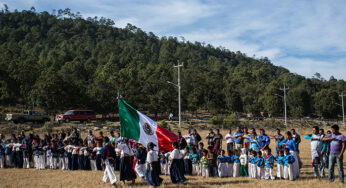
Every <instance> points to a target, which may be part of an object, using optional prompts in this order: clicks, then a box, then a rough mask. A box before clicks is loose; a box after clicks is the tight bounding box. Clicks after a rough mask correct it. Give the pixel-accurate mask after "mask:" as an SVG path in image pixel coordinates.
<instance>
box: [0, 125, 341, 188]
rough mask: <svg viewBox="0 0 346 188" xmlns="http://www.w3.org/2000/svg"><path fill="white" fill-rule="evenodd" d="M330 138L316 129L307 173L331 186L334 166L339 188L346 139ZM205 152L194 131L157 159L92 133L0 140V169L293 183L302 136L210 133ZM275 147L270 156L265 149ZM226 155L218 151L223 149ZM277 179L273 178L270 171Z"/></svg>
mask: <svg viewBox="0 0 346 188" xmlns="http://www.w3.org/2000/svg"><path fill="white" fill-rule="evenodd" d="M331 130H332V131H329V130H328V131H327V134H325V133H324V130H323V129H319V127H314V128H313V130H312V134H310V135H306V136H305V137H304V138H305V139H310V140H311V155H312V167H313V169H314V173H315V176H316V177H323V176H325V169H326V168H328V179H329V181H334V166H335V163H337V165H338V170H339V181H340V182H341V183H343V182H344V172H343V164H342V163H343V153H344V151H345V143H346V138H345V136H344V135H342V134H341V133H340V132H339V127H338V126H337V125H333V126H332V127H331ZM206 139H207V143H206V144H207V145H206V147H205V145H204V143H203V142H202V137H201V136H200V135H199V133H198V132H197V130H193V131H191V130H187V131H186V134H185V135H184V136H182V134H181V132H178V140H177V142H173V143H172V147H173V150H172V151H157V150H156V148H158V147H157V146H156V145H155V144H154V143H151V142H150V143H149V144H147V145H146V146H143V145H142V144H140V143H137V142H136V141H135V140H131V139H127V138H124V137H122V136H121V135H120V133H117V134H116V135H115V134H114V132H113V131H110V134H109V136H104V135H103V132H102V131H100V132H99V135H98V136H95V135H94V134H93V132H92V131H91V130H89V132H88V135H87V136H86V137H85V138H82V137H81V135H80V133H79V132H78V130H77V129H74V130H73V131H72V132H71V133H70V132H66V133H65V131H64V130H61V131H59V132H58V133H56V134H52V135H51V134H48V133H47V134H45V135H44V137H43V138H41V137H40V136H39V135H34V134H29V135H28V136H26V135H25V133H24V132H21V133H20V134H19V135H15V134H12V135H11V136H10V137H9V138H6V137H5V135H0V168H11V167H14V168H32V167H33V168H36V169H38V170H43V169H47V168H49V169H61V170H94V171H96V170H104V177H103V182H110V183H111V184H113V185H116V182H117V181H118V178H117V176H116V175H115V171H119V180H120V181H122V182H123V183H124V184H125V181H131V182H132V183H134V182H135V180H136V178H137V175H138V177H139V178H141V179H142V180H144V181H146V182H147V183H148V184H149V185H151V186H154V187H156V186H160V184H161V183H162V181H163V179H162V178H161V177H160V175H167V176H170V179H171V182H172V183H184V182H185V181H187V179H186V178H185V175H193V176H202V177H204V178H208V177H220V178H223V177H249V178H255V179H264V180H274V179H286V180H295V179H297V178H298V177H299V176H300V168H301V167H302V163H301V160H300V157H299V143H300V142H301V138H300V135H299V134H298V133H296V131H295V130H294V129H292V130H291V131H287V132H286V133H285V135H282V134H281V132H280V129H277V130H276V134H275V135H273V136H271V137H270V136H269V135H267V134H266V133H265V130H264V129H259V133H257V132H256V130H255V129H250V131H249V130H248V129H247V128H241V127H238V128H237V130H236V131H235V132H234V133H232V130H229V132H228V133H227V134H226V135H225V137H224V136H223V135H222V134H221V133H220V131H219V129H217V130H216V132H214V130H213V129H210V131H209V133H208V134H207V136H206ZM271 139H274V140H275V148H273V149H275V151H272V149H271V148H270V147H269V146H270V141H271ZM224 140H225V142H226V148H223V147H222V146H223V144H222V143H223V141H224ZM275 165H276V173H275V174H274V166H275Z"/></svg>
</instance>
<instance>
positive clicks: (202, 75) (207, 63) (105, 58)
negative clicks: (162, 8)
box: [0, 6, 346, 118]
mask: <svg viewBox="0 0 346 188" xmlns="http://www.w3.org/2000/svg"><path fill="white" fill-rule="evenodd" d="M177 60H179V61H180V62H183V64H184V66H183V67H182V68H181V84H182V85H181V86H182V87H181V88H182V90H181V92H182V109H183V111H189V112H196V111H197V110H200V109H206V110H209V111H210V112H212V113H233V112H242V113H252V114H254V115H259V114H260V113H261V112H267V113H269V114H271V115H272V116H282V114H283V101H282V98H280V97H278V96H276V94H279V95H282V94H283V93H282V91H281V90H280V87H282V86H283V83H286V85H287V86H288V87H289V88H290V89H289V90H288V92H287V105H288V114H289V115H290V116H293V117H302V116H318V117H325V118H336V117H338V114H340V113H341V108H340V106H338V105H335V103H340V97H339V96H338V95H339V93H340V92H342V91H345V88H346V84H345V81H343V80H337V79H335V78H334V77H331V78H330V79H329V80H325V79H323V78H322V77H321V75H319V74H318V73H316V75H315V76H314V77H313V78H305V77H304V76H301V75H297V74H293V73H290V72H289V71H288V70H287V69H285V68H283V67H279V66H274V65H273V64H272V63H271V62H270V60H269V59H268V58H266V57H264V58H254V57H249V56H247V55H246V54H244V53H241V52H239V51H238V52H232V51H230V50H228V49H225V48H223V47H214V46H212V45H210V44H204V43H200V42H194V43H192V42H189V41H185V40H179V39H178V38H177V37H158V36H156V35H155V34H154V33H152V32H144V31H142V30H141V29H140V28H138V27H136V26H133V25H131V24H128V25H127V26H126V27H125V28H117V27H114V21H113V20H110V19H106V18H103V17H101V18H97V17H94V18H90V17H89V18H86V19H83V18H82V16H81V15H80V13H72V12H71V10H70V9H65V10H58V11H55V10H54V11H53V12H52V13H48V12H46V11H44V12H36V10H35V8H31V9H30V10H23V11H17V10H15V11H12V12H11V11H9V10H8V7H7V6H5V8H3V9H2V10H1V12H0V104H1V105H15V104H22V105H26V106H32V105H35V106H38V107H40V108H42V109H44V110H45V111H46V112H47V113H49V114H54V113H57V112H60V111H64V110H67V109H71V108H88V109H94V110H95V111H97V112H98V113H102V114H107V113H114V112H117V101H116V97H117V94H118V92H120V93H121V94H122V95H123V96H125V98H126V100H127V101H128V102H129V103H130V104H132V105H133V106H134V107H136V108H138V109H140V110H141V111H146V112H149V113H152V114H155V115H157V114H160V113H169V112H173V113H175V114H177V113H176V112H177V111H178V108H177V88H175V87H172V85H169V84H168V83H167V81H172V82H174V81H176V80H177V70H176V69H175V68H173V65H175V64H176V63H177Z"/></svg>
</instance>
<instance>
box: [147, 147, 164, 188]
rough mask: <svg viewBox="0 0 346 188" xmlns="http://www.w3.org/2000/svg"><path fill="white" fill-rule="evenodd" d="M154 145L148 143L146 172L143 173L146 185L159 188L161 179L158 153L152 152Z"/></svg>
mask: <svg viewBox="0 0 346 188" xmlns="http://www.w3.org/2000/svg"><path fill="white" fill-rule="evenodd" d="M155 146H156V145H155V144H154V143H152V142H150V143H148V145H147V150H148V153H147V159H146V163H147V170H146V173H145V176H146V180H147V183H148V185H151V186H154V187H157V186H160V184H161V183H162V181H163V179H162V178H160V162H159V155H158V151H154V147H155Z"/></svg>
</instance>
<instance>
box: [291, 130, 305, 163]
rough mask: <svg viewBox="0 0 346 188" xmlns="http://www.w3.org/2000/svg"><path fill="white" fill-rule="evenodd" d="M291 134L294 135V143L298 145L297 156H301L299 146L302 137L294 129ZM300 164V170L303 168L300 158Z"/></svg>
mask: <svg viewBox="0 0 346 188" xmlns="http://www.w3.org/2000/svg"><path fill="white" fill-rule="evenodd" d="M291 133H292V137H293V140H294V142H296V144H297V154H298V155H299V144H300V142H301V141H302V140H301V138H300V135H299V134H298V133H297V132H296V130H295V129H292V130H291ZM298 164H299V168H302V166H303V163H302V161H301V160H300V158H298Z"/></svg>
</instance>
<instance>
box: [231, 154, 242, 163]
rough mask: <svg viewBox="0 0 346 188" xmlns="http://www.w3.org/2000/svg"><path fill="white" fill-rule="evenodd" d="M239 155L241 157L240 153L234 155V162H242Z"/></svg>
mask: <svg viewBox="0 0 346 188" xmlns="http://www.w3.org/2000/svg"><path fill="white" fill-rule="evenodd" d="M239 157H240V155H233V161H234V163H240V159H239Z"/></svg>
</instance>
